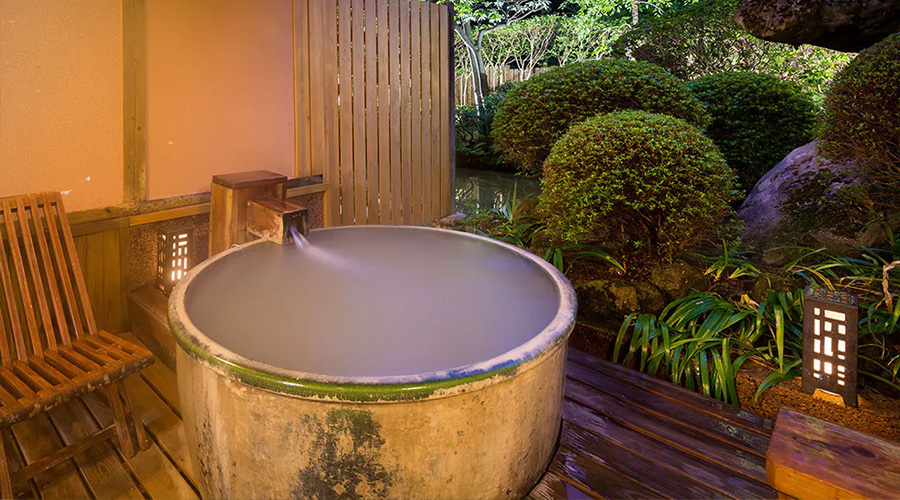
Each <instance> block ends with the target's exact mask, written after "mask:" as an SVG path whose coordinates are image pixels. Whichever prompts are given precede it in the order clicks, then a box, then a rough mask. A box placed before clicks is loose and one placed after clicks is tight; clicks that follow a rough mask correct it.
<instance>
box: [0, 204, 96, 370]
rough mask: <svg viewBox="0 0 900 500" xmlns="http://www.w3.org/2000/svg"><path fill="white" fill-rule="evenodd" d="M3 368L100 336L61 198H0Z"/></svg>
mask: <svg viewBox="0 0 900 500" xmlns="http://www.w3.org/2000/svg"><path fill="white" fill-rule="evenodd" d="M0 282H2V285H3V289H2V293H0V337H2V341H0V359H2V363H3V364H4V365H9V364H10V363H12V362H13V361H15V360H17V359H18V360H25V359H28V357H29V356H33V355H37V356H40V355H42V354H43V351H44V350H45V349H55V348H56V347H57V346H58V345H60V344H62V345H66V344H69V343H71V342H72V340H75V339H79V338H82V337H84V336H85V335H91V334H96V333H97V324H96V322H95V320H94V313H93V311H92V310H91V304H90V301H89V299H88V294H87V287H86V286H85V282H84V276H83V275H82V274H81V266H80V265H79V263H78V253H77V251H76V249H75V241H74V240H73V238H72V230H71V229H70V228H69V220H68V218H67V217H66V211H65V209H64V208H63V203H62V200H61V199H60V196H59V193H40V194H31V195H21V196H9V197H6V198H0Z"/></svg>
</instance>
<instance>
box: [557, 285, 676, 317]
mask: <svg viewBox="0 0 900 500" xmlns="http://www.w3.org/2000/svg"><path fill="white" fill-rule="evenodd" d="M575 292H576V293H577V295H578V317H579V319H580V320H581V321H584V322H587V323H592V324H595V325H609V326H618V325H619V324H621V323H622V320H624V319H625V316H628V315H629V314H631V313H633V312H643V313H654V314H656V313H659V312H660V311H662V309H663V307H665V305H666V301H665V296H664V295H663V293H662V292H661V291H660V290H659V289H658V288H656V287H655V286H653V285H651V284H650V283H647V282H644V281H630V280H626V279H623V278H610V279H599V280H594V281H589V282H587V283H579V284H577V285H575Z"/></svg>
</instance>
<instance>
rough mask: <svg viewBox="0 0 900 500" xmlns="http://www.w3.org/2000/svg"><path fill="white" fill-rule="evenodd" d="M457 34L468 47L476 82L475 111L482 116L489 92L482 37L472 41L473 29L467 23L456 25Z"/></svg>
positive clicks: (474, 87)
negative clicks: (485, 99) (486, 95)
mask: <svg viewBox="0 0 900 500" xmlns="http://www.w3.org/2000/svg"><path fill="white" fill-rule="evenodd" d="M455 31H456V34H457V35H458V36H459V38H460V40H462V42H463V45H465V46H466V52H467V53H468V54H469V63H470V64H471V66H472V76H473V78H472V79H473V80H474V82H473V83H474V85H473V91H474V94H475V109H477V110H478V114H479V115H480V114H481V112H482V110H483V109H484V95H485V93H486V92H487V89H488V84H487V72H486V71H485V69H484V57H483V56H482V54H481V37H479V38H478V41H477V42H476V41H475V40H473V39H472V28H471V26H470V25H469V24H467V23H456V30H455Z"/></svg>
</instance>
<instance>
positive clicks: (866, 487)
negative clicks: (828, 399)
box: [766, 408, 900, 499]
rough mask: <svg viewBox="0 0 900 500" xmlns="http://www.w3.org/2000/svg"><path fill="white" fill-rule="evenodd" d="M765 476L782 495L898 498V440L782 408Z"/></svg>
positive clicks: (899, 473)
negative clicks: (885, 438) (862, 431)
mask: <svg viewBox="0 0 900 500" xmlns="http://www.w3.org/2000/svg"><path fill="white" fill-rule="evenodd" d="M766 477H767V479H768V482H769V484H770V485H771V486H772V487H773V488H775V489H776V490H777V491H778V494H779V497H780V498H816V499H825V498H841V499H844V498H897V496H898V495H900V445H898V444H897V443H892V442H890V441H886V440H884V439H880V438H877V437H874V436H870V435H868V434H863V433H861V432H858V431H854V430H852V429H848V428H846V427H842V426H840V425H837V424H833V423H831V422H827V421H825V420H820V419H818V418H814V417H810V416H809V415H804V414H802V413H799V412H796V411H793V410H790V409H787V408H782V409H781V411H780V412H779V413H778V419H777V420H776V421H775V431H774V432H773V433H772V440H771V441H770V443H769V449H768V451H767V452H766Z"/></svg>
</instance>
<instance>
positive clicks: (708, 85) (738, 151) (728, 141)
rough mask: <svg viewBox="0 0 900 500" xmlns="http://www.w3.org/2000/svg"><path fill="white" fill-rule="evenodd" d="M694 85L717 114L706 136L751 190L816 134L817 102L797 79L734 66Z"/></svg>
mask: <svg viewBox="0 0 900 500" xmlns="http://www.w3.org/2000/svg"><path fill="white" fill-rule="evenodd" d="M689 86H690V89H691V90H692V91H693V92H694V95H696V96H697V98H698V99H700V101H701V102H703V105H704V106H705V107H706V110H707V111H709V114H710V115H712V123H711V124H710V125H709V126H708V127H707V128H706V135H707V136H709V138H710V139H712V140H713V142H715V143H716V146H718V147H719V150H720V151H722V156H724V157H725V161H726V162H728V166H730V167H731V168H732V169H733V170H734V171H735V173H736V174H737V176H738V181H739V184H740V187H741V188H743V189H746V190H748V191H749V190H750V189H752V188H753V185H754V184H756V181H758V180H759V178H760V177H762V176H763V175H765V173H766V172H768V171H769V169H771V168H772V167H773V166H775V165H776V164H778V162H780V161H781V160H783V159H784V157H785V155H787V154H788V153H790V152H791V151H792V150H793V149H794V148H796V147H798V146H802V145H803V144H806V143H808V142H809V141H811V140H812V139H813V135H814V128H815V126H816V106H815V104H813V101H812V98H810V97H809V96H808V95H806V94H805V93H804V92H803V91H802V90H801V89H800V86H799V85H797V84H795V83H791V82H783V81H781V80H779V79H778V78H776V77H774V76H771V75H765V74H762V73H750V72H743V71H735V72H728V73H716V74H713V75H707V76H703V77H700V78H698V79H696V80H694V81H693V82H691V83H690V84H689Z"/></svg>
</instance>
